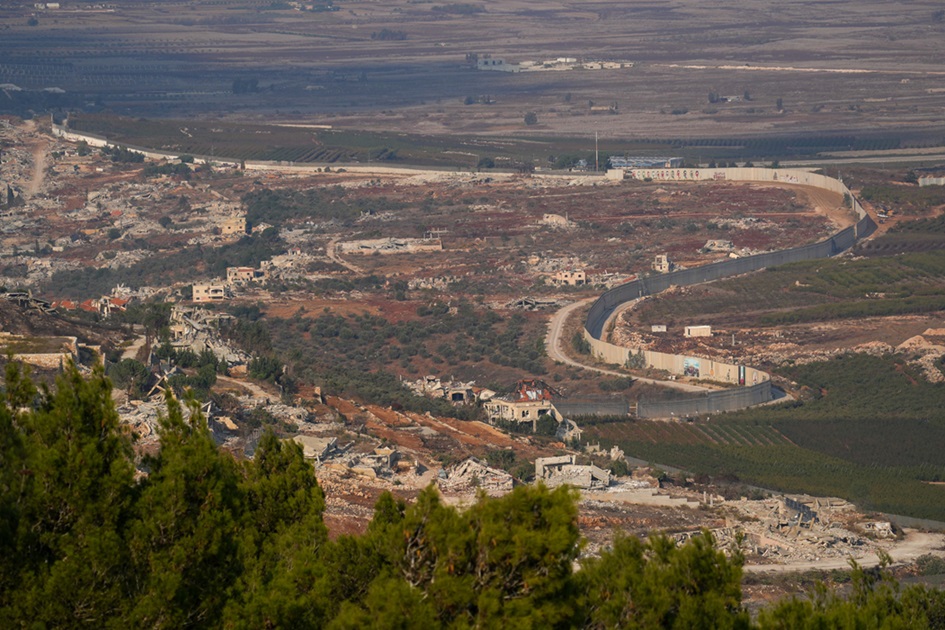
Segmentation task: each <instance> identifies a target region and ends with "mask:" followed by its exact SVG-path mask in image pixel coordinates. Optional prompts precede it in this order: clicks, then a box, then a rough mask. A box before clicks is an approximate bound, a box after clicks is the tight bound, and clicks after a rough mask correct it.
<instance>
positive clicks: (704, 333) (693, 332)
mask: <svg viewBox="0 0 945 630" xmlns="http://www.w3.org/2000/svg"><path fill="white" fill-rule="evenodd" d="M685 336H686V337H711V336H712V326H686V331H685Z"/></svg>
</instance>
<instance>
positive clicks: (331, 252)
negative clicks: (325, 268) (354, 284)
mask: <svg viewBox="0 0 945 630" xmlns="http://www.w3.org/2000/svg"><path fill="white" fill-rule="evenodd" d="M341 239H342V237H340V236H339V237H337V238H333V239H331V241H330V242H329V243H328V246H327V247H325V253H326V254H328V257H329V258H331V259H332V261H334V262H336V263H337V264H339V265H341V266H342V267H344V268H345V269H347V270H348V271H352V272H354V273H364V270H363V269H361V268H360V267H358V266H357V265H353V264H351V263H349V262H348V261H347V260H345V259H344V258H342V257H341V256H339V255H338V251H337V249H336V247H337V246H338V241H340V240H341Z"/></svg>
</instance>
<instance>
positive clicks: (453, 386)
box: [403, 375, 495, 405]
mask: <svg viewBox="0 0 945 630" xmlns="http://www.w3.org/2000/svg"><path fill="white" fill-rule="evenodd" d="M403 384H404V386H405V387H407V388H408V389H409V390H411V391H412V392H414V393H415V394H417V395H420V396H427V397H428V398H445V399H446V400H448V401H450V402H451V403H453V404H454V405H465V404H471V403H474V402H476V401H477V400H488V399H490V398H492V397H493V396H495V392H494V391H492V390H491V389H485V388H483V387H476V386H475V385H476V382H475V381H469V382H468V383H464V382H462V381H446V382H444V381H442V380H440V378H439V377H438V376H433V375H429V376H425V377H423V378H418V379H417V380H416V381H404V382H403Z"/></svg>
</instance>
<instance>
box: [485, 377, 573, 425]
mask: <svg viewBox="0 0 945 630" xmlns="http://www.w3.org/2000/svg"><path fill="white" fill-rule="evenodd" d="M557 398H561V393H560V392H559V391H558V390H556V389H555V388H553V387H551V386H550V385H548V384H547V383H545V382H544V381H542V380H539V379H526V380H521V381H519V382H518V383H517V384H516V385H515V389H514V390H513V391H512V393H511V394H507V395H505V396H497V397H495V398H493V399H492V400H490V401H489V402H487V403H486V405H485V410H486V413H487V414H488V415H489V420H490V421H492V422H495V421H496V420H504V421H507V422H531V423H532V429H533V430H534V429H535V428H536V426H537V423H538V420H539V419H541V418H545V417H548V418H550V419H552V420H555V421H560V420H561V414H559V413H558V411H557V410H556V409H555V407H554V404H553V401H554V400H555V399H557Z"/></svg>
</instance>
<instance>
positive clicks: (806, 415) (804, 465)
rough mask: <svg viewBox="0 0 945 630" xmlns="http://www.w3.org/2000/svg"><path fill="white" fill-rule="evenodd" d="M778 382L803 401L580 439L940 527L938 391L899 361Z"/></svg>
mask: <svg viewBox="0 0 945 630" xmlns="http://www.w3.org/2000/svg"><path fill="white" fill-rule="evenodd" d="M783 375H784V376H787V377H789V378H792V379H794V380H796V381H797V382H798V383H799V384H801V385H802V387H803V388H804V389H805V390H806V391H808V392H810V395H809V396H808V397H807V398H806V399H805V400H804V401H802V402H794V403H790V404H787V405H782V406H779V407H770V408H757V409H748V410H744V411H741V412H737V413H732V414H725V415H723V416H718V417H716V418H712V419H710V420H708V421H697V422H693V423H686V422H663V421H655V420H650V421H647V420H634V421H625V422H608V423H598V424H594V423H591V424H588V425H586V426H585V429H586V433H585V437H586V438H587V439H589V440H591V441H595V440H600V442H601V444H602V445H603V446H606V447H610V446H611V445H619V446H620V447H621V448H623V449H624V451H625V452H626V453H627V454H628V455H631V456H633V457H638V458H641V459H645V460H648V461H652V462H658V463H660V464H665V465H668V466H677V467H680V468H683V469H686V470H689V471H691V472H693V473H695V474H707V475H710V476H713V477H717V478H727V479H733V478H737V479H739V480H741V481H744V482H747V483H751V484H756V485H759V486H763V487H767V488H772V489H775V490H781V491H786V492H805V493H810V494H815V495H821V496H839V497H842V498H845V499H848V500H851V501H854V502H855V503H857V504H858V505H859V506H861V507H862V508H865V509H871V510H879V511H883V512H889V513H894V514H904V515H907V516H914V517H918V518H929V519H935V520H945V488H943V487H942V486H937V485H931V484H930V483H929V482H935V481H941V480H945V454H943V451H942V445H943V444H945V411H943V410H945V385H943V384H932V383H928V382H927V381H925V380H923V379H922V378H921V377H920V376H918V375H917V374H914V373H912V370H911V368H910V367H909V366H908V365H907V364H905V362H904V361H902V360H901V359H900V358H897V357H893V356H889V357H885V358H882V357H871V356H866V355H847V356H844V357H841V358H837V359H834V360H831V361H826V362H822V363H814V364H810V365H805V366H796V367H792V368H790V369H787V370H784V371H783Z"/></svg>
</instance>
